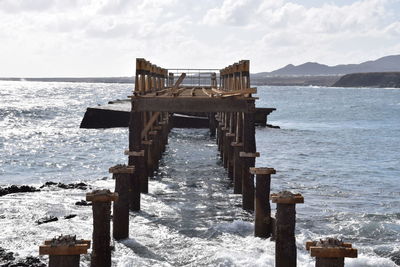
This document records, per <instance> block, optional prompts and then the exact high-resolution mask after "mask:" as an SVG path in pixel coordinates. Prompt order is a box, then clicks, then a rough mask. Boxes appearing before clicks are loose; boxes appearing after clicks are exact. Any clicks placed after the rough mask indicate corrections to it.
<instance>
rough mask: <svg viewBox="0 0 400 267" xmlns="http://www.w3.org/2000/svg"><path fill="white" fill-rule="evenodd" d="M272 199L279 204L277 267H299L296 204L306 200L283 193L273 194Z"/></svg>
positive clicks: (277, 217) (295, 195) (297, 195)
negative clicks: (295, 232)
mask: <svg viewBox="0 0 400 267" xmlns="http://www.w3.org/2000/svg"><path fill="white" fill-rule="evenodd" d="M271 199H272V202H273V203H277V211H276V243H275V266H276V267H293V266H297V265H296V264H297V262H296V261H297V248H296V238H295V235H294V231H295V226H296V204H297V203H304V198H303V196H302V195H300V194H292V193H291V192H288V191H283V192H279V193H278V194H271Z"/></svg>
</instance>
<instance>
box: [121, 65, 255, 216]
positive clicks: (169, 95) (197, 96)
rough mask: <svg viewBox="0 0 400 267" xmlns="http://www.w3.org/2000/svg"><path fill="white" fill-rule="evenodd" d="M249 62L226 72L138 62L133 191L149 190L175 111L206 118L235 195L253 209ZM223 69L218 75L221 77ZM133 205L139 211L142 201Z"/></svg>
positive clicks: (133, 119) (132, 125) (133, 99)
mask: <svg viewBox="0 0 400 267" xmlns="http://www.w3.org/2000/svg"><path fill="white" fill-rule="evenodd" d="M249 65H250V62H249V61H248V60H242V61H240V62H238V63H235V64H233V65H230V66H228V67H226V68H224V69H221V70H212V69H200V70H194V69H185V70H180V69H173V70H167V69H164V68H160V67H158V66H156V65H153V64H151V63H150V62H148V61H146V60H144V59H137V61H136V78H135V90H134V92H133V95H132V96H131V104H132V108H131V115H130V126H129V150H127V151H126V154H127V155H128V156H129V160H128V163H129V165H134V166H135V173H134V174H133V176H134V177H133V181H134V182H133V183H132V184H134V185H136V187H135V186H133V187H132V188H131V189H132V191H136V190H137V186H139V185H140V188H141V192H142V193H146V192H147V191H148V177H149V176H151V175H152V174H153V172H154V171H155V169H156V168H157V166H158V161H159V159H160V158H161V154H162V151H163V150H164V148H165V145H166V143H167V142H168V132H169V130H170V129H171V125H170V121H171V114H172V113H189V114H196V113H202V114H207V115H208V119H209V126H210V133H211V135H212V136H214V135H216V139H217V143H218V148H219V150H220V152H221V157H222V159H223V162H224V167H225V168H226V169H227V170H228V176H229V178H231V179H232V180H233V184H234V192H235V193H237V194H242V195H243V208H244V209H246V210H254V179H253V175H252V174H251V173H250V172H249V170H250V168H252V167H254V166H255V158H256V157H257V156H259V153H257V152H256V141H255V112H256V108H255V100H256V98H255V97H253V96H252V94H255V93H256V92H257V89H256V88H251V87H250V76H249V74H250V72H249V67H250V66H249ZM217 71H218V73H217ZM134 195H136V197H134V198H132V199H131V206H133V207H135V208H134V209H136V210H138V209H140V204H138V202H140V199H139V198H140V197H138V192H137V193H136V194H134Z"/></svg>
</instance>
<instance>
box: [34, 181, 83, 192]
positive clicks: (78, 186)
mask: <svg viewBox="0 0 400 267" xmlns="http://www.w3.org/2000/svg"><path fill="white" fill-rule="evenodd" d="M52 186H56V187H59V188H62V189H81V190H87V189H88V187H89V185H87V184H85V183H83V182H80V183H75V184H74V183H71V184H64V183H55V182H51V181H50V182H46V183H44V184H43V185H42V186H41V187H40V188H44V187H52Z"/></svg>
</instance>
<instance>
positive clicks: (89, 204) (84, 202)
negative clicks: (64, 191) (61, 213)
mask: <svg viewBox="0 0 400 267" xmlns="http://www.w3.org/2000/svg"><path fill="white" fill-rule="evenodd" d="M75 205H77V206H92V202H88V201H86V200H81V201H77V202H75Z"/></svg>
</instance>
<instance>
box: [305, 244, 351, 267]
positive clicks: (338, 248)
mask: <svg viewBox="0 0 400 267" xmlns="http://www.w3.org/2000/svg"><path fill="white" fill-rule="evenodd" d="M306 249H307V250H309V251H310V255H311V256H312V257H316V261H315V267H344V258H357V256H358V252H357V249H355V248H352V245H351V244H350V243H343V242H342V241H340V240H338V239H336V238H326V239H325V240H322V239H321V240H319V241H309V242H307V243H306Z"/></svg>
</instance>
